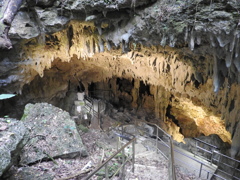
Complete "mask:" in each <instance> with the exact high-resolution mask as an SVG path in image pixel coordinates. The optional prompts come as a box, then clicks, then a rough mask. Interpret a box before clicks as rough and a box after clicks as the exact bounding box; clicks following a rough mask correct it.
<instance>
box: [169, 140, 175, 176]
mask: <svg viewBox="0 0 240 180" xmlns="http://www.w3.org/2000/svg"><path fill="white" fill-rule="evenodd" d="M170 156H171V157H170V158H171V160H170V168H169V180H176V174H175V163H174V149H173V142H172V137H170Z"/></svg>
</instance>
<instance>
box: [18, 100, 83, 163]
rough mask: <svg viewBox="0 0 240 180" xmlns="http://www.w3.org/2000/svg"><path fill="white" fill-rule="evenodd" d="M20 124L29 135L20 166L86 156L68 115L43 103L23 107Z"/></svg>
mask: <svg viewBox="0 0 240 180" xmlns="http://www.w3.org/2000/svg"><path fill="white" fill-rule="evenodd" d="M22 120H23V122H24V124H25V125H26V127H27V128H28V129H29V130H30V132H31V133H30V141H29V142H28V143H27V145H26V146H25V147H24V149H23V151H22V152H23V153H22V154H21V161H20V163H21V164H30V163H34V162H36V161H40V160H43V159H52V158H58V157H61V158H74V157H76V156H79V155H81V156H87V155H88V154H87V151H86V149H85V147H84V145H83V143H82V140H81V137H80V135H79V134H78V132H77V128H76V125H75V122H74V121H73V120H72V119H71V117H70V116H69V113H67V112H65V111H63V110H61V109H59V108H57V107H54V106H52V105H50V104H47V103H37V104H35V105H34V104H27V105H26V107H25V110H24V115H23V118H22Z"/></svg>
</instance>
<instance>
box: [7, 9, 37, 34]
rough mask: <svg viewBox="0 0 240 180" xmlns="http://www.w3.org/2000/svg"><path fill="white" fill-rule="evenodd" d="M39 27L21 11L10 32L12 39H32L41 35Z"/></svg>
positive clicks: (27, 14)
mask: <svg viewBox="0 0 240 180" xmlns="http://www.w3.org/2000/svg"><path fill="white" fill-rule="evenodd" d="M38 27H39V25H38V24H37V22H36V21H35V20H34V19H32V17H30V14H29V13H27V12H25V11H19V12H18V13H17V15H16V16H15V18H14V20H13V22H12V26H11V29H10V31H9V34H10V38H14V39H30V38H33V37H37V36H38V35H39V33H40V32H39V29H38Z"/></svg>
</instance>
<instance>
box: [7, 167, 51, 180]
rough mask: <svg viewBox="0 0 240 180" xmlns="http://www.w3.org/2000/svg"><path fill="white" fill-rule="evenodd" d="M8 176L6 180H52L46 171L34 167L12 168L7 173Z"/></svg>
mask: <svg viewBox="0 0 240 180" xmlns="http://www.w3.org/2000/svg"><path fill="white" fill-rule="evenodd" d="M8 174H10V176H8V177H5V179H7V180H16V179H18V180H33V179H37V180H53V179H54V176H53V175H52V174H50V173H48V172H46V171H41V169H39V168H36V167H22V168H19V169H16V168H12V169H10V171H9V173H8Z"/></svg>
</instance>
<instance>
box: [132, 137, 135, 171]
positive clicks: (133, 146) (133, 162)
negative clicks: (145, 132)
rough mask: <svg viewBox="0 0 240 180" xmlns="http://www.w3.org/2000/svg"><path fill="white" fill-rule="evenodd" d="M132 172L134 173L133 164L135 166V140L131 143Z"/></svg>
mask: <svg viewBox="0 0 240 180" xmlns="http://www.w3.org/2000/svg"><path fill="white" fill-rule="evenodd" d="M132 164H133V167H132V172H133V173H134V164H135V140H134V141H133V142H132Z"/></svg>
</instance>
